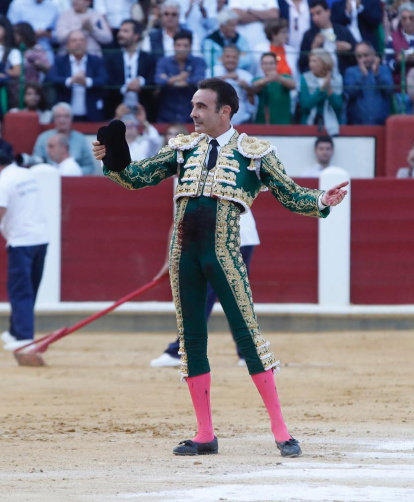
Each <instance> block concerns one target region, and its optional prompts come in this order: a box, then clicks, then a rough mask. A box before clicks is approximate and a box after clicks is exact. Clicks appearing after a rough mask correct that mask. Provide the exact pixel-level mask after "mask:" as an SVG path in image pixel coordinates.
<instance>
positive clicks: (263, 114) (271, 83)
mask: <svg viewBox="0 0 414 502" xmlns="http://www.w3.org/2000/svg"><path fill="white" fill-rule="evenodd" d="M261 68H262V72H263V74H264V76H263V77H259V78H257V79H255V80H254V81H253V84H252V87H253V91H254V92H255V93H257V95H258V96H259V105H258V108H257V115H256V121H255V122H256V124H291V123H292V115H291V103H290V92H291V91H292V90H293V89H295V87H296V83H295V81H294V80H293V78H292V76H291V75H290V74H286V73H284V72H283V70H282V71H279V63H278V62H277V59H276V54H275V53H274V52H265V53H264V54H263V55H262V58H261ZM282 68H283V67H282Z"/></svg>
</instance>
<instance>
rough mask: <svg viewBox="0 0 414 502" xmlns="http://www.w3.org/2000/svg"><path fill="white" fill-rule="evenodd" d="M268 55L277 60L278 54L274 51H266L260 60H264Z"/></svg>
mask: <svg viewBox="0 0 414 502" xmlns="http://www.w3.org/2000/svg"><path fill="white" fill-rule="evenodd" d="M267 56H270V57H272V58H273V59H274V60H275V61H276V59H277V58H276V54H275V53H274V52H264V53H263V54H262V55H261V56H260V61H263V58H265V57H267Z"/></svg>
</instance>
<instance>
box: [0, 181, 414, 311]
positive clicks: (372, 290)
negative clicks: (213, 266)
mask: <svg viewBox="0 0 414 502" xmlns="http://www.w3.org/2000/svg"><path fill="white" fill-rule="evenodd" d="M62 181H63V184H62V187H63V188H62V192H63V193H62V300H63V301H99V300H108V301H109V300H116V299H118V298H119V297H121V296H123V295H124V294H126V293H129V292H130V291H132V290H134V289H136V288H137V287H139V286H140V285H142V284H144V283H145V282H147V281H148V280H150V279H151V278H152V277H153V276H154V275H155V273H156V272H157V271H158V269H159V268H160V267H161V265H162V263H163V260H164V257H165V251H166V240H167V234H168V229H169V225H170V222H171V218H172V186H171V181H166V182H164V183H162V184H161V185H159V186H157V187H153V188H146V189H144V190H141V191H140V192H130V191H128V190H125V189H123V188H121V187H119V186H117V185H116V184H115V183H112V182H110V181H108V180H106V179H103V178H63V180H62ZM300 182H301V184H303V185H306V186H310V187H312V186H313V187H314V186H315V184H316V180H300ZM413 200H414V180H396V179H374V180H354V181H353V183H352V232H351V235H352V242H351V258H352V265H351V301H352V303H354V304H413V303H414V260H413V258H412V257H413V256H414V211H413V204H412V201H413ZM254 214H255V217H256V220H257V224H258V228H259V233H260V238H261V242H262V244H261V245H260V246H259V247H258V248H257V249H256V252H255V255H254V258H253V262H252V271H251V277H252V288H253V295H254V300H255V301H256V302H261V303H262V302H263V303H266V302H270V303H273V302H275V303H279V302H280V303H285V302H292V303H302V302H304V303H308V302H309V303H313V302H317V228H318V226H317V219H314V218H305V217H300V216H297V215H294V214H292V213H289V212H288V211H287V210H285V209H284V208H283V207H281V206H280V204H279V203H278V202H277V201H276V200H275V199H274V198H273V197H272V195H271V194H269V193H264V194H261V195H260V197H259V198H258V199H257V201H256V202H255V204H254ZM2 243H4V241H2ZM5 270H6V265H5V250H4V247H3V245H2V246H1V248H0V301H5V299H6V295H5ZM170 299H171V293H170V291H169V285H168V284H167V283H164V284H163V285H161V286H159V287H158V288H157V289H156V290H153V291H149V292H148V293H146V294H145V295H144V296H142V297H141V300H142V301H148V300H161V301H169V300H170Z"/></svg>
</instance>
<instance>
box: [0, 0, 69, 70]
mask: <svg viewBox="0 0 414 502" xmlns="http://www.w3.org/2000/svg"><path fill="white" fill-rule="evenodd" d="M58 14H59V12H58V10H57V8H56V6H55V4H54V3H53V1H52V0H13V2H12V3H11V4H10V7H9V10H8V13H7V17H8V18H9V20H10V22H11V23H12V24H17V23H21V22H26V23H29V24H31V25H32V27H33V29H34V31H35V33H36V37H37V42H38V43H39V44H40V45H41V46H42V47H43V48H44V49H45V50H46V51H47V54H48V57H49V60H50V62H52V61H53V50H52V45H51V38H52V35H53V30H54V29H55V26H56V20H57V17H58Z"/></svg>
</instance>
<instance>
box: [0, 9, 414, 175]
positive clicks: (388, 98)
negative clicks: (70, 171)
mask: <svg viewBox="0 0 414 502" xmlns="http://www.w3.org/2000/svg"><path fill="white" fill-rule="evenodd" d="M1 5H2V6H1V9H0V118H1V116H2V115H4V113H6V112H13V113H18V112H19V111H20V110H24V111H35V112H37V114H38V116H39V122H40V123H41V124H48V123H51V122H52V121H56V103H59V107H60V108H59V110H60V111H59V114H58V117H59V116H60V115H62V103H63V104H64V103H66V104H67V106H68V108H67V109H66V110H64V111H63V112H64V114H65V115H69V118H70V124H71V123H72V121H91V122H98V121H104V120H110V119H112V118H113V117H115V116H119V113H120V112H119V110H122V114H121V116H122V117H124V116H126V117H127V118H128V120H129V123H128V127H129V129H130V130H129V133H130V135H131V138H132V136H133V134H134V131H135V132H136V133H137V138H141V139H140V140H139V141H138V143H139V142H140V141H141V142H142V137H144V138H147V140H148V141H150V140H149V138H150V137H152V138H153V137H154V131H153V130H152V129H150V128H149V126H148V124H149V123H153V122H162V123H166V122H168V123H183V124H185V123H190V122H191V118H190V112H191V105H190V100H191V96H192V94H193V92H194V90H195V86H196V84H197V82H198V81H199V80H201V79H202V78H204V77H207V76H216V77H219V78H222V79H225V80H227V81H228V82H229V83H231V84H232V85H233V86H234V87H235V89H236V90H237V94H238V96H239V99H240V110H239V112H238V113H237V114H236V116H235V117H234V120H233V123H234V124H235V125H236V124H243V123H257V124H295V123H296V124H309V125H318V127H319V128H320V131H322V130H326V131H327V132H328V133H329V134H330V135H336V134H338V132H339V126H340V124H352V125H382V124H384V122H385V120H386V118H387V117H388V116H389V115H390V114H392V113H413V100H414V89H413V84H414V2H407V1H403V0H395V1H392V0H259V1H258V2H255V3H254V4H252V3H251V2H250V1H249V0H164V1H162V0H138V1H136V0H117V1H116V2H115V1H113V0H12V1H10V2H7V1H3V2H1ZM120 106H121V108H119V107H120ZM52 108H53V110H54V111H53V113H52V111H51V109H52ZM143 117H145V120H144V122H145V124H144V122H143ZM56 129H57V130H55V131H54V132H55V134H56V132H57V133H58V134H66V135H67V140H68V141H67V144H68V146H69V149H71V147H73V142H74V139H73V137H69V136H68V132H67V131H66V133H65V132H63V131H59V128H58V127H57V128H56ZM138 131H140V132H139V133H138ZM64 143H65V142H64V141H62V138H60V140H59V142H58V146H59V148H60V147H62V148H63V149H64V148H65V145H64ZM131 143H134V141H133V140H132V139H131ZM138 143H136V144H135V143H134V144H135V148H138V146H136V145H137V144H138ZM39 148H40V147H39V144H37V145H36V150H37V154H38V153H39ZM41 148H42V158H43V160H46V159H48V149H47V143H46V142H44V143H43V144H42V146H41ZM141 150H142V145H141ZM70 153H71V155H72V157H74V158H75V159H76V156H77V155H78V154H79V152H75V153H74V152H72V151H71V152H70ZM76 161H77V162H78V163H79V165H80V168H81V169H82V171H83V172H84V173H87V172H88V170H89V169H90V166H87V165H85V159H76ZM86 164H88V162H86Z"/></svg>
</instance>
